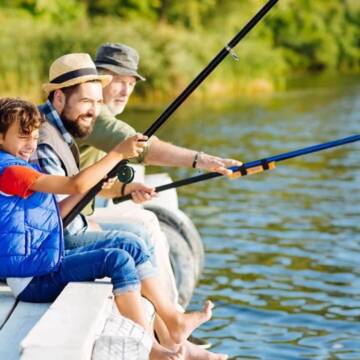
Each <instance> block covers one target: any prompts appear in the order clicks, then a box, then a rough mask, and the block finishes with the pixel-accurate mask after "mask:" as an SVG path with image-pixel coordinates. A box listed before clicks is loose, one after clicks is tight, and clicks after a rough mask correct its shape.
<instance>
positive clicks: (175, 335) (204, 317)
mask: <svg viewBox="0 0 360 360" xmlns="http://www.w3.org/2000/svg"><path fill="white" fill-rule="evenodd" d="M213 307H214V304H213V303H212V302H211V301H206V303H205V305H204V308H203V310H202V311H197V312H193V313H189V314H179V316H178V319H177V322H176V323H169V324H166V325H167V328H168V329H169V332H170V336H171V338H172V339H173V340H174V342H175V343H177V344H182V343H183V342H184V341H185V340H186V339H187V338H188V337H189V335H190V334H191V333H192V332H193V331H194V330H195V329H196V328H197V327H198V326H200V325H201V324H203V323H204V322H206V321H208V320H209V319H210V318H211V316H212V309H213Z"/></svg>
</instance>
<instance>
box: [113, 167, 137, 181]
mask: <svg viewBox="0 0 360 360" xmlns="http://www.w3.org/2000/svg"><path fill="white" fill-rule="evenodd" d="M127 163H128V162H127V161H122V162H121V163H120V165H119V168H118V171H117V174H116V175H117V178H118V179H119V181H120V182H122V183H124V184H129V183H131V182H132V181H133V180H134V177H135V170H134V169H133V168H132V167H131V166H129V165H127Z"/></svg>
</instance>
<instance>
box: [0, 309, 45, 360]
mask: <svg viewBox="0 0 360 360" xmlns="http://www.w3.org/2000/svg"><path fill="white" fill-rule="evenodd" d="M49 306H50V304H31V303H25V302H19V303H18V304H17V306H16V308H15V310H14V312H13V313H12V315H11V317H10V318H9V320H8V321H7V322H6V324H5V326H4V327H3V329H2V330H1V332H0V359H6V360H18V359H19V358H20V345H19V344H20V342H21V340H22V339H23V338H24V337H25V336H26V334H27V333H28V332H29V331H30V329H31V328H32V327H33V326H34V325H35V324H36V323H37V322H38V321H39V319H40V318H41V317H42V316H43V314H44V313H45V312H46V310H47V309H48V308H49Z"/></svg>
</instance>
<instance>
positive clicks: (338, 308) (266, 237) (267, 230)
mask: <svg viewBox="0 0 360 360" xmlns="http://www.w3.org/2000/svg"><path fill="white" fill-rule="evenodd" d="M217 103H218V104H217ZM217 103H214V102H213V103H212V104H211V106H210V105H204V104H203V105H199V104H197V103H196V102H195V101H191V102H190V104H184V105H183V109H179V110H178V111H177V115H176V116H175V117H174V118H172V119H171V120H169V122H168V123H167V124H166V125H165V126H164V129H161V131H159V133H157V134H158V135H159V136H160V137H161V138H163V139H166V140H169V141H172V142H175V143H176V144H178V145H183V146H186V147H191V148H195V149H201V150H203V151H206V152H209V153H213V154H221V155H222V156H225V157H235V158H239V159H241V160H243V161H252V160H257V159H259V158H262V157H265V156H271V155H276V154H279V153H282V152H286V151H290V150H294V149H298V148H301V147H305V146H309V145H314V144H317V143H321V142H325V141H330V140H335V139H338V138H341V137H345V136H349V135H352V134H359V133H360V78H358V77H342V78H335V79H334V78H327V79H321V78H320V79H306V81H302V83H298V82H295V84H294V85H293V86H291V88H290V89H289V90H288V91H287V92H284V93H279V94H275V95H273V96H271V97H269V98H267V97H262V98H258V99H253V100H244V99H240V100H231V101H228V102H226V101H224V99H219V100H218V102H217ZM220 105H221V106H220ZM158 113H160V111H158V112H156V113H150V114H149V113H145V114H144V113H136V114H133V113H132V114H129V115H130V118H133V119H135V118H137V119H139V118H142V120H141V122H140V124H138V126H137V128H138V129H139V130H143V129H145V128H146V127H147V126H149V125H150V123H151V122H152V121H153V120H154V119H155V117H156V115H158ZM359 156H360V143H353V144H350V145H346V146H343V147H341V148H336V149H331V150H327V151H323V152H319V153H316V154H311V155H308V156H304V157H301V158H297V159H292V160H289V161H284V162H281V163H279V164H278V167H277V168H276V170H274V171H271V172H264V173H261V174H257V175H255V176H251V177H250V176H249V177H246V178H242V179H238V180H234V181H230V180H227V179H225V178H220V179H214V180H210V181H206V182H203V183H199V184H197V185H192V186H187V187H184V188H182V189H180V190H179V194H180V202H181V207H182V209H183V210H184V211H185V212H186V213H187V214H188V215H190V216H191V217H192V219H193V220H194V222H195V223H196V225H197V227H198V229H199V231H200V233H201V235H202V238H203V241H204V245H205V248H206V262H205V269H204V273H203V277H202V280H201V282H200V284H199V287H198V289H197V290H196V293H195V296H194V299H193V302H192V307H198V306H199V305H200V303H202V302H203V300H204V299H205V298H208V297H209V298H211V299H212V300H214V301H215V303H216V309H215V311H214V317H213V320H212V321H210V322H209V323H208V324H205V325H204V326H202V327H201V329H200V330H198V331H197V335H198V336H201V337H204V338H208V339H209V340H210V341H211V342H212V343H213V344H214V346H213V350H214V351H219V352H226V353H228V354H229V355H230V356H231V357H232V358H233V359H269V360H270V359H271V360H280V359H360V212H359V201H360V192H359V188H360V163H359ZM166 171H169V170H168V169H167V170H166ZM170 173H171V175H172V177H173V178H174V179H181V178H184V177H186V176H192V175H194V173H193V172H191V171H188V170H181V169H179V170H170Z"/></svg>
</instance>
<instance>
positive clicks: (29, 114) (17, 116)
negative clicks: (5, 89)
mask: <svg viewBox="0 0 360 360" xmlns="http://www.w3.org/2000/svg"><path fill="white" fill-rule="evenodd" d="M16 121H19V129H20V132H21V133H22V134H24V135H29V134H31V133H32V132H33V131H34V130H36V129H39V128H40V126H41V124H42V123H43V121H44V120H43V118H42V117H41V115H40V112H39V110H38V109H37V107H36V106H35V105H33V104H32V103H30V102H28V101H25V100H22V99H19V98H2V99H0V133H1V134H6V132H7V131H8V130H9V127H10V126H11V124H13V123H14V122H16Z"/></svg>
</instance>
